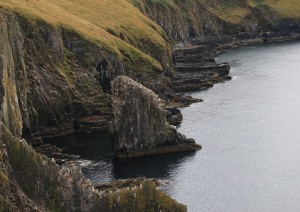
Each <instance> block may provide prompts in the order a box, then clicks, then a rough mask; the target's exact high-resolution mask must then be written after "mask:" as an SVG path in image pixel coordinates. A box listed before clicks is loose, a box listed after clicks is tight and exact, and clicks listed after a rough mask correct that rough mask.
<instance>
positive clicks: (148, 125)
mask: <svg viewBox="0 0 300 212" xmlns="http://www.w3.org/2000/svg"><path fill="white" fill-rule="evenodd" d="M112 95H113V113H114V119H113V126H112V128H113V129H112V134H113V135H114V137H115V139H114V151H115V152H116V153H117V154H116V156H117V157H123V155H122V153H125V155H124V157H134V156H142V155H147V154H148V153H149V152H150V153H149V154H155V149H156V148H160V147H167V148H166V150H168V151H169V152H172V151H173V150H172V146H177V147H178V145H180V144H182V145H185V144H187V145H189V144H191V147H190V148H189V147H186V146H184V147H183V148H182V149H181V148H180V147H178V148H177V149H178V151H180V149H181V150H182V151H184V150H192V151H195V150H196V149H199V148H200V146H197V145H195V141H194V140H192V139H186V138H185V137H184V136H183V135H181V134H180V133H178V132H177V131H176V129H175V127H174V126H170V125H169V124H168V123H167V121H166V113H167V112H166V108H165V103H164V101H163V100H161V99H160V98H159V97H158V96H157V95H156V94H155V93H154V92H153V91H151V90H149V89H147V88H146V87H144V86H143V85H141V84H139V83H138V82H136V81H134V80H132V79H130V78H128V77H126V76H119V77H117V78H116V79H115V80H114V81H113V89H112ZM147 150H149V151H147ZM157 153H164V151H163V150H162V151H160V150H157ZM126 154H127V156H126Z"/></svg>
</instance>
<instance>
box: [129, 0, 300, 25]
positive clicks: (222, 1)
mask: <svg viewBox="0 0 300 212" xmlns="http://www.w3.org/2000/svg"><path fill="white" fill-rule="evenodd" d="M128 1H129V2H130V3H132V4H133V5H136V6H139V7H140V8H146V7H147V5H144V4H143V3H142V1H141V0H128ZM144 2H146V4H148V3H153V4H158V5H161V6H163V7H168V8H172V9H175V10H177V11H178V12H180V13H183V14H184V13H185V12H184V8H186V6H187V5H193V3H195V2H199V3H200V4H201V5H202V6H203V7H204V8H205V9H206V10H207V11H209V12H211V13H213V14H216V15H217V16H218V17H219V18H221V19H222V20H224V21H226V22H228V23H232V24H237V23H240V22H242V21H243V19H244V18H245V17H246V16H247V15H248V14H249V13H250V12H251V11H250V9H251V8H254V7H259V6H262V5H264V6H267V7H269V8H270V9H272V10H273V11H274V12H275V13H277V14H279V18H300V1H299V0H145V1H144Z"/></svg>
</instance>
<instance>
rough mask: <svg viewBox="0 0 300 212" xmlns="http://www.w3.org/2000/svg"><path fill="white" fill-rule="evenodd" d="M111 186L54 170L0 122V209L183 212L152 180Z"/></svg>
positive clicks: (72, 169) (67, 170)
mask: <svg viewBox="0 0 300 212" xmlns="http://www.w3.org/2000/svg"><path fill="white" fill-rule="evenodd" d="M113 185H115V186H114V190H111V191H110V192H106V191H107V189H106V188H103V189H100V190H96V189H95V188H94V187H93V185H92V184H91V182H90V181H89V180H87V179H85V178H84V177H83V175H82V173H81V171H80V170H79V169H78V168H76V167H74V166H70V167H64V168H59V167H58V166H57V165H56V163H55V162H54V160H51V159H49V158H47V157H46V156H44V155H40V154H37V153H36V152H35V151H34V150H33V149H32V147H31V146H29V145H28V144H27V143H26V142H25V140H20V139H18V138H15V137H14V136H13V135H12V134H11V133H10V132H9V131H8V130H7V128H6V127H5V126H4V124H3V123H0V211H16V212H19V211H20V212H21V211H87V212H89V211H91V212H93V211H117V212H118V211H120V212H121V211H122V212H123V211H128V212H129V211H130V212H131V211H136V212H139V211H178V212H181V211H182V212H184V211H186V210H187V208H186V206H184V205H182V204H179V203H177V202H176V201H175V200H173V199H171V198H170V197H169V196H167V195H165V194H164V193H162V192H161V191H159V190H157V189H156V186H155V183H154V182H152V181H148V180H139V181H138V180H136V181H135V184H134V187H132V188H130V189H129V190H128V189H127V187H124V186H122V185H124V184H122V183H121V184H120V183H118V182H117V183H113ZM118 186H120V188H118Z"/></svg>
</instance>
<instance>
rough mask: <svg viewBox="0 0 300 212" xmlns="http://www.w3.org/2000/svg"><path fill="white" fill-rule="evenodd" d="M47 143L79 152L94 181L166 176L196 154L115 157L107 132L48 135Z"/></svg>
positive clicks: (69, 151) (69, 152)
mask: <svg viewBox="0 0 300 212" xmlns="http://www.w3.org/2000/svg"><path fill="white" fill-rule="evenodd" d="M44 142H45V143H48V144H51V145H55V146H58V147H60V148H61V149H62V150H63V153H66V154H73V155H79V156H80V165H81V167H82V171H83V173H84V174H85V175H86V177H88V178H89V179H90V180H91V181H92V182H95V183H103V182H109V181H112V180H115V179H126V178H136V177H141V176H142V177H147V178H163V179H167V178H169V177H170V175H171V173H173V172H174V171H176V169H178V168H179V167H180V165H181V164H182V163H184V162H185V161H187V160H190V159H191V158H193V157H194V156H195V153H174V154H167V155H155V156H147V157H142V158H138V159H137V158H133V159H123V160H120V159H114V158H113V155H112V139H111V137H110V135H109V134H108V133H91V134H86V133H75V134H71V135H65V136H60V137H55V138H45V139H44Z"/></svg>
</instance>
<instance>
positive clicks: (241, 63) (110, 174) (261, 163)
mask: <svg viewBox="0 0 300 212" xmlns="http://www.w3.org/2000/svg"><path fill="white" fill-rule="evenodd" d="M217 61H219V62H223V61H226V62H229V63H230V65H231V67H232V69H231V75H232V76H233V80H232V81H229V82H226V83H220V84H218V85H216V86H214V87H213V88H212V89H209V90H207V91H203V92H196V93H191V95H193V96H194V97H198V98H202V99H204V100H205V101H204V102H203V103H199V104H194V105H192V106H190V107H188V108H185V109H183V110H182V112H183V115H184V121H183V123H182V125H181V126H180V128H179V131H180V132H182V133H184V134H185V135H187V136H188V137H191V138H195V140H196V142H197V143H200V144H201V145H202V146H203V149H202V150H201V151H199V152H197V153H193V154H175V155H164V156H155V157H148V158H142V159H138V160H125V161H116V160H113V159H112V157H111V152H110V153H107V151H109V150H110V140H109V138H108V137H105V136H104V137H103V136H102V139H99V137H97V138H95V137H93V136H91V138H90V140H91V141H90V144H91V145H89V148H86V149H85V148H82V147H80V149H81V151H80V152H81V153H80V154H83V155H92V156H86V157H83V158H85V159H87V160H86V161H85V160H84V161H83V162H82V166H83V170H84V173H85V174H86V175H87V177H89V178H90V179H91V180H92V181H94V182H107V181H110V180H113V179H118V178H128V177H137V176H146V177H157V178H161V179H166V180H168V182H169V183H168V184H167V185H165V186H164V187H163V189H164V191H165V192H167V193H168V194H170V195H171V196H172V197H173V198H175V199H176V200H178V201H179V202H182V203H184V204H186V205H188V209H189V211H192V212H194V211H196V212H197V211H199V212H200V211H212V212H218V211H233V212H235V211H251V212H252V211H278V212H279V211H280V212H281V211H300V43H297V42H296V43H295V42H292V43H283V44H268V45H261V46H251V47H242V48H236V49H231V50H229V51H227V52H224V53H223V54H221V55H219V56H218V57H217ZM106 136H107V135H106ZM75 140H76V139H75ZM85 140H89V139H87V138H85ZM87 143H89V142H87ZM93 145H94V147H93V148H91V146H93ZM97 145H100V146H101V147H99V146H97ZM99 148H100V149H102V150H103V151H104V149H105V148H106V150H105V151H106V153H103V154H102V156H99V154H97V153H95V151H98V150H97V149H99ZM69 151H71V152H72V151H73V150H72V149H70V150H69ZM105 151H104V152H105ZM82 152H84V153H82ZM103 155H104V156H103Z"/></svg>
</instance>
